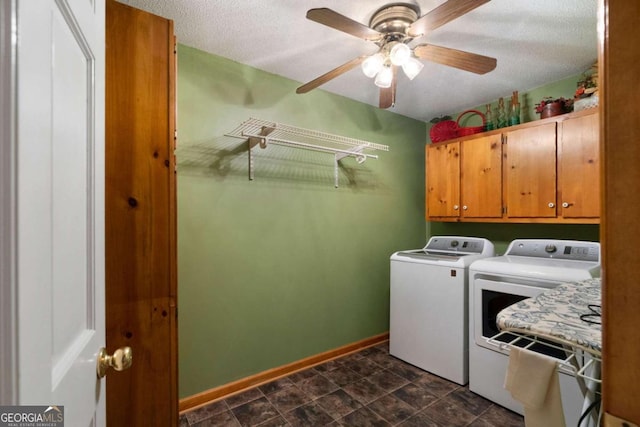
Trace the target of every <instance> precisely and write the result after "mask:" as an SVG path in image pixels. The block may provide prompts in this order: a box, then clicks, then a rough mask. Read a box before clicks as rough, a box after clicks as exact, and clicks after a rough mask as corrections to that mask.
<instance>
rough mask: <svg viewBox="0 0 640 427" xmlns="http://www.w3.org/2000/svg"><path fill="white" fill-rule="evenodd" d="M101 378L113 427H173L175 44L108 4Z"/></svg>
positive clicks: (139, 14) (151, 19)
mask: <svg viewBox="0 0 640 427" xmlns="http://www.w3.org/2000/svg"><path fill="white" fill-rule="evenodd" d="M106 62H107V83H106V98H107V99H106V180H107V183H106V209H107V210H106V265H107V274H106V283H107V292H106V300H107V346H108V348H109V349H112V348H115V347H121V346H125V345H126V346H130V347H131V348H132V349H133V360H134V362H133V367H132V368H131V369H129V370H128V371H127V372H123V375H118V376H115V375H114V376H111V377H108V378H107V422H108V423H109V425H112V426H171V425H177V420H178V413H177V410H178V409H177V408H178V394H177V338H176V334H177V332H176V331H177V328H176V323H177V319H176V314H177V313H176V225H175V221H176V195H175V161H174V135H175V106H174V105H175V99H174V93H175V40H174V35H173V23H172V21H170V20H167V19H164V18H161V17H158V16H154V15H151V14H149V13H146V12H143V11H140V10H137V9H134V8H131V7H129V6H126V5H123V4H121V3H118V2H116V1H112V0H109V1H108V2H107V55H106Z"/></svg>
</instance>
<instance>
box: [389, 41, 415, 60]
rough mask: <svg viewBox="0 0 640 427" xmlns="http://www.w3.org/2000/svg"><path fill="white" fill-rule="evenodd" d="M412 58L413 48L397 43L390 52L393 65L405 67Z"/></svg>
mask: <svg viewBox="0 0 640 427" xmlns="http://www.w3.org/2000/svg"><path fill="white" fill-rule="evenodd" d="M409 58H411V48H410V47H409V46H407V45H406V44H404V43H395V44H394V45H393V47H392V48H391V50H390V51H389V59H390V60H391V63H392V64H393V65H399V66H402V65H404V64H405V63H406V62H407V61H408V60H409Z"/></svg>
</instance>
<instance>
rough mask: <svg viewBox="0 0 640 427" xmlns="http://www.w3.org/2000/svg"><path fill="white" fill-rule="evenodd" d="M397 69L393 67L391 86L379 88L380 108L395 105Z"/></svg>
mask: <svg viewBox="0 0 640 427" xmlns="http://www.w3.org/2000/svg"><path fill="white" fill-rule="evenodd" d="M397 83H398V79H397V67H393V79H392V80H391V86H389V87H387V88H384V87H383V88H380V108H391V107H393V106H394V105H396V86H397Z"/></svg>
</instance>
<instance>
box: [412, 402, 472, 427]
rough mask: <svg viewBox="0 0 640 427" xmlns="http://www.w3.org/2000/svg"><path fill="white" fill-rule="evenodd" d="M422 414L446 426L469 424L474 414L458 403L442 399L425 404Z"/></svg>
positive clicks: (458, 426) (461, 426) (457, 426)
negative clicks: (428, 404) (431, 403)
mask: <svg viewBox="0 0 640 427" xmlns="http://www.w3.org/2000/svg"><path fill="white" fill-rule="evenodd" d="M422 414H424V415H426V416H427V417H428V418H430V419H431V420H433V421H434V422H436V423H437V424H441V425H443V426H447V427H463V426H466V425H467V424H470V423H471V421H473V420H474V419H475V418H476V416H475V415H473V414H472V413H471V412H468V411H466V410H464V409H463V408H461V407H459V406H458V405H454V404H453V403H450V402H447V401H445V400H444V399H442V400H439V401H437V402H436V403H434V404H433V405H431V406H427V408H426V409H424V410H423V411H422Z"/></svg>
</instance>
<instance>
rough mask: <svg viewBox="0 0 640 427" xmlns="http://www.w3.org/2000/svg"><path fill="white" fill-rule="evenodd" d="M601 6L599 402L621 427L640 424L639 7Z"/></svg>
mask: <svg viewBox="0 0 640 427" xmlns="http://www.w3.org/2000/svg"><path fill="white" fill-rule="evenodd" d="M598 3H599V17H598V21H599V22H598V24H599V25H598V27H599V28H601V29H602V31H600V32H599V41H598V44H599V46H598V52H599V55H598V57H599V75H600V84H599V89H600V90H599V92H600V93H599V96H600V147H601V149H600V153H601V159H602V161H601V163H602V169H601V172H602V183H603V187H604V191H603V193H602V194H603V199H602V200H603V203H602V219H601V221H600V223H601V226H600V235H601V243H602V274H603V276H602V305H603V309H602V314H603V319H602V338H603V367H602V401H603V407H604V411H605V418H604V425H605V427H609V426H611V427H617V426H624V425H630V424H623V423H622V422H621V420H620V419H623V420H626V421H629V422H632V423H634V424H635V425H640V404H638V402H640V328H638V325H639V324H640V310H639V309H638V308H639V307H640V280H638V278H639V277H640V261H639V259H638V252H637V251H636V250H635V249H634V246H635V243H636V242H638V241H640V222H639V221H638V218H640V192H639V191H638V183H640V168H639V167H638V164H639V163H640V103H638V98H639V96H640V90H639V86H638V84H637V80H638V76H639V75H640V61H638V58H640V43H637V42H635V41H637V40H640V25H638V16H640V2H638V1H624V0H600V1H599V2H598ZM630 40H633V41H634V42H629V41H630ZM614 417H616V418H618V419H616V418H614Z"/></svg>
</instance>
